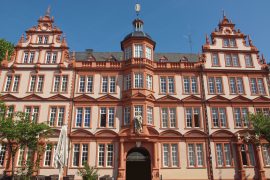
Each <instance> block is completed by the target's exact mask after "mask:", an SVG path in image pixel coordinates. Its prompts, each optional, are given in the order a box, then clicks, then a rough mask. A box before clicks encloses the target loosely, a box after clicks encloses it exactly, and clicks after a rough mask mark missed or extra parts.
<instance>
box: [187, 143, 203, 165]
mask: <svg viewBox="0 0 270 180" xmlns="http://www.w3.org/2000/svg"><path fill="white" fill-rule="evenodd" d="M188 166H189V167H203V166H204V148H203V143H188Z"/></svg>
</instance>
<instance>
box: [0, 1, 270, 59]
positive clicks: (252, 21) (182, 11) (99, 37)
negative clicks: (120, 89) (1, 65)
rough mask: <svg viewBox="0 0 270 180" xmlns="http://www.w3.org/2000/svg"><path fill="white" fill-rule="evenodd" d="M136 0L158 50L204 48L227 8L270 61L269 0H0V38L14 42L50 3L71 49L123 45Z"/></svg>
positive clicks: (106, 48) (197, 50)
mask: <svg viewBox="0 0 270 180" xmlns="http://www.w3.org/2000/svg"><path fill="white" fill-rule="evenodd" d="M136 3H140V4H141V12H140V18H141V19H143V21H144V31H145V32H147V33H148V34H150V36H151V37H152V38H153V40H154V41H156V43H157V44H156V49H155V51H156V52H182V53H190V52H192V53H201V46H202V45H203V44H204V43H205V35H206V34H208V35H210V33H211V32H212V31H213V30H214V29H215V27H217V25H218V22H219V20H221V18H222V11H223V10H224V11H225V14H226V16H227V17H228V18H229V19H231V20H232V22H233V23H235V24H236V28H239V29H240V30H241V31H242V32H243V33H245V34H249V35H250V36H251V39H252V40H253V43H254V45H255V46H257V48H258V49H259V50H260V53H262V54H264V56H265V58H266V59H267V61H268V62H270V48H269V43H270V20H269V19H270V18H269V17H270V11H269V8H270V0H1V1H0V17H1V26H0V38H4V39H6V40H8V41H11V42H13V43H15V44H16V43H17V42H18V40H19V38H20V36H21V35H22V33H24V32H25V30H27V29H28V28H30V27H32V26H34V25H36V24H37V20H38V18H39V17H40V16H43V15H44V14H45V12H46V9H47V8H48V6H49V5H50V6H51V15H52V16H54V19H55V24H56V25H57V26H58V27H59V28H60V29H61V30H63V32H64V33H65V35H66V38H67V42H68V45H69V47H70V50H71V51H84V50H85V49H93V50H94V51H98V52H102V51H104V52H110V51H121V46H120V42H121V41H122V40H123V38H124V37H125V36H126V35H127V34H128V33H130V32H132V31H133V27H132V21H133V20H134V19H135V18H136V13H135V10H134V6H135V4H136ZM188 36H190V37H191V41H192V42H191V43H189V40H188V38H187V37H188Z"/></svg>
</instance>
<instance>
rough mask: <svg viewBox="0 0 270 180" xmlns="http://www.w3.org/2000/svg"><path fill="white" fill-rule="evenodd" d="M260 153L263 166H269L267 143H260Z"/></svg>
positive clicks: (269, 153) (269, 157) (269, 156)
mask: <svg viewBox="0 0 270 180" xmlns="http://www.w3.org/2000/svg"><path fill="white" fill-rule="evenodd" d="M262 154H263V160H264V165H265V166H270V147H269V146H268V144H263V145H262Z"/></svg>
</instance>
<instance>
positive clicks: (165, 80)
mask: <svg viewBox="0 0 270 180" xmlns="http://www.w3.org/2000/svg"><path fill="white" fill-rule="evenodd" d="M174 92H175V87H174V77H172V76H169V77H164V76H161V77H160V93H163V94H164V93H169V94H173V93H174Z"/></svg>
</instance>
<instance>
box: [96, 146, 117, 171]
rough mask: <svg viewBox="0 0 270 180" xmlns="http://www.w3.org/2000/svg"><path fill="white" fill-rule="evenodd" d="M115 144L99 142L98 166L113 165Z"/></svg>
mask: <svg viewBox="0 0 270 180" xmlns="http://www.w3.org/2000/svg"><path fill="white" fill-rule="evenodd" d="M113 159H114V145H113V144H98V166H99V167H113Z"/></svg>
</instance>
